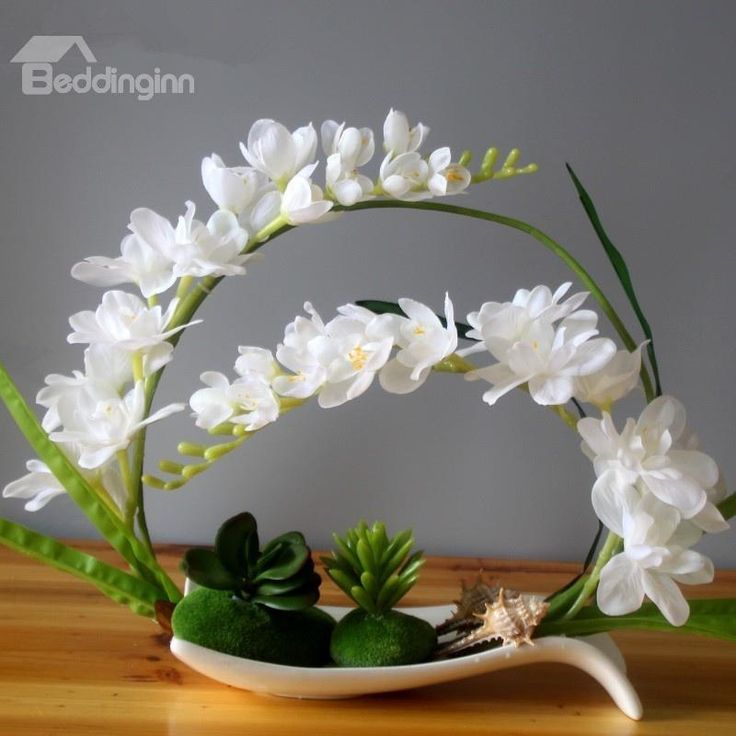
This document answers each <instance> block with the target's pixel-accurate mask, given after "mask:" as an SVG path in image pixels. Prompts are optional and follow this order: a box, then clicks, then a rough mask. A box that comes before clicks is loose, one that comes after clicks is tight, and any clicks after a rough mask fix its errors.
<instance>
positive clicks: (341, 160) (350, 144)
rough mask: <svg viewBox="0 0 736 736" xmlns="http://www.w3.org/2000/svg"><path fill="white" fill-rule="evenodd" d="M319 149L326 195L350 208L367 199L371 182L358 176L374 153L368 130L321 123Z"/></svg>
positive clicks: (371, 133)
mask: <svg viewBox="0 0 736 736" xmlns="http://www.w3.org/2000/svg"><path fill="white" fill-rule="evenodd" d="M322 148H323V149H324V152H325V155H326V156H327V164H326V168H325V181H326V189H327V192H328V194H330V195H331V196H333V197H334V198H335V199H336V200H337V201H338V202H339V203H340V204H341V205H344V206H346V207H349V206H351V205H353V204H355V203H356V202H360V201H362V200H364V199H368V198H369V197H370V195H371V191H372V190H373V182H372V181H371V179H369V178H368V177H367V176H364V175H363V174H360V173H359V172H358V167H360V166H364V165H365V164H367V163H368V162H369V161H370V160H371V158H373V153H374V151H375V143H374V140H373V131H372V130H371V129H370V128H360V129H358V128H346V127H345V123H342V124H340V125H338V124H337V123H336V122H335V121H334V120H325V122H324V123H322Z"/></svg>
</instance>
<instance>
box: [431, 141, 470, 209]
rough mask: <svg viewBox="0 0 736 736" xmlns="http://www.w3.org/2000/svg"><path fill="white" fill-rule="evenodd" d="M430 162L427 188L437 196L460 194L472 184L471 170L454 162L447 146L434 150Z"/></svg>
mask: <svg viewBox="0 0 736 736" xmlns="http://www.w3.org/2000/svg"><path fill="white" fill-rule="evenodd" d="M428 164H429V170H428V172H427V188H428V189H429V191H430V192H431V193H432V194H434V196H435V197H444V196H446V195H448V194H460V192H462V191H464V190H465V189H467V188H468V187H469V186H470V172H469V171H468V170H467V169H466V168H465V167H464V166H461V165H460V164H458V163H453V162H452V154H451V153H450V149H449V148H447V147H446V146H445V147H444V148H438V149H437V150H436V151H433V152H432V153H431V155H430V157H429V162H428Z"/></svg>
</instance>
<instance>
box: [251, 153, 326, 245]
mask: <svg viewBox="0 0 736 736" xmlns="http://www.w3.org/2000/svg"><path fill="white" fill-rule="evenodd" d="M313 170H314V166H307V167H306V168H305V169H302V170H301V171H300V172H299V173H298V174H297V175H296V176H294V177H293V178H292V179H290V180H289V183H288V184H287V185H286V188H285V190H284V191H283V193H282V192H277V191H272V192H267V193H266V194H264V195H263V197H261V199H260V200H259V201H258V204H256V206H255V207H254V208H253V211H252V213H251V220H250V222H251V225H252V227H253V229H254V230H256V231H259V230H261V229H262V228H264V227H265V226H266V225H268V224H270V223H272V222H273V221H274V220H276V219H277V218H279V217H280V218H281V219H282V220H283V221H284V222H286V223H288V224H289V225H304V224H306V223H308V222H316V221H317V220H319V219H321V218H323V217H324V215H326V214H327V212H329V211H330V210H331V209H332V206H333V202H330V201H328V200H326V199H325V198H324V195H323V193H322V190H321V189H320V188H319V187H318V186H317V185H316V184H314V183H313V182H312V180H311V179H310V178H309V177H310V176H311V174H312V171H313Z"/></svg>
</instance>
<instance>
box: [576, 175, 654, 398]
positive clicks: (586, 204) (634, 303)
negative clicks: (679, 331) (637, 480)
mask: <svg viewBox="0 0 736 736" xmlns="http://www.w3.org/2000/svg"><path fill="white" fill-rule="evenodd" d="M565 166H566V167H567V171H568V173H569V174H570V178H571V179H572V182H573V184H574V185H575V189H576V190H577V193H578V196H579V197H580V201H581V202H582V205H583V209H584V210H585V214H587V215H588V219H589V220H590V224H591V225H592V226H593V229H594V230H595V234H596V235H597V236H598V239H599V240H600V241H601V245H602V246H603V249H604V250H605V251H606V255H607V256H608V260H609V261H610V262H611V265H612V266H613V269H614V271H615V272H616V275H617V276H618V280H619V281H620V282H621V286H622V287H623V289H624V291H625V292H626V296H627V298H628V300H629V303H630V304H631V307H632V309H633V310H634V313H635V314H636V318H637V319H638V320H639V324H640V325H641V329H642V330H643V332H644V335H645V336H646V337H647V339H648V340H649V344H648V345H647V354H648V355H649V362H650V364H651V366H652V373H653V374H654V386H655V391H656V394H657V396H661V394H662V384H661V382H660V380H659V366H658V364H657V355H656V353H655V351H654V337H653V336H652V328H651V327H650V325H649V321H648V320H647V318H646V317H645V316H644V311H643V310H642V308H641V305H640V304H639V300H638V298H637V296H636V292H635V291H634V284H633V283H632V281H631V273H630V272H629V267H628V266H627V265H626V261H625V260H624V257H623V256H622V255H621V252H620V251H619V250H618V248H616V246H615V245H614V244H613V243H612V242H611V239H610V238H609V237H608V234H607V233H606V231H605V230H604V228H603V224H602V223H601V220H600V217H599V216H598V212H597V210H596V208H595V205H594V204H593V200H592V199H591V198H590V195H589V194H588V192H587V191H586V190H585V187H583V185H582V184H581V182H580V179H578V177H577V176H576V174H575V172H574V171H573V170H572V166H570V164H565Z"/></svg>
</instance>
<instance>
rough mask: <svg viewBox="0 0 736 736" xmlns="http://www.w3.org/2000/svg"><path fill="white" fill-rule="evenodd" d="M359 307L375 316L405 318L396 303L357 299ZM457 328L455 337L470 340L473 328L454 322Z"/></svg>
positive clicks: (444, 324) (445, 325)
mask: <svg viewBox="0 0 736 736" xmlns="http://www.w3.org/2000/svg"><path fill="white" fill-rule="evenodd" d="M355 303H356V304H357V305H358V306H359V307H365V309H370V311H371V312H375V313H376V314H398V315H399V316H400V317H406V314H404V311H403V310H402V309H401V307H400V306H399V305H398V304H397V303H396V302H385V301H382V300H380V299H359V300H358V301H357V302H355ZM437 318H438V319H439V321H440V322H441V323H442V326H443V327H447V320H446V319H445V318H444V317H443V316H442V315H440V314H438V315H437ZM455 327H456V328H457V336H458V337H459V338H460V339H462V340H472V339H473V338H472V337H468V332H470V330H472V329H473V328H472V327H471V326H470V325H466V324H465V323H464V322H455Z"/></svg>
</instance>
